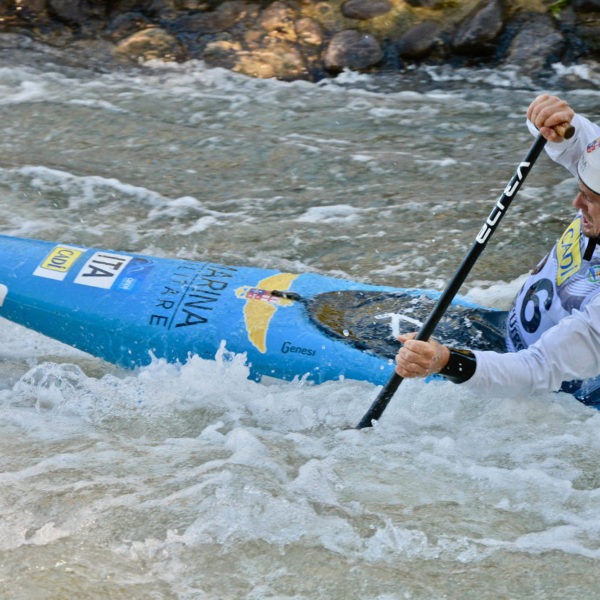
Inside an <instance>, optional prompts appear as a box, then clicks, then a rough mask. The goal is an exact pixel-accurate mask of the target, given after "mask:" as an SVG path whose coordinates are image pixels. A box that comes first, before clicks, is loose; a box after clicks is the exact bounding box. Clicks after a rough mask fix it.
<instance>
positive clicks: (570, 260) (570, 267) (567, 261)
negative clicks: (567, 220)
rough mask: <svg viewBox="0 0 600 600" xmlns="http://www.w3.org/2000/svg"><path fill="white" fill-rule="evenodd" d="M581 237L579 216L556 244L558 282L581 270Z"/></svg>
mask: <svg viewBox="0 0 600 600" xmlns="http://www.w3.org/2000/svg"><path fill="white" fill-rule="evenodd" d="M580 237H581V220H580V218H579V217H577V218H576V219H575V220H574V221H573V222H572V223H571V224H570V225H569V226H568V227H567V229H566V231H565V232H564V233H563V234H562V236H561V238H560V240H558V244H556V258H557V260H558V270H557V271H556V283H557V284H558V285H560V284H561V283H563V282H564V281H566V280H567V279H569V277H571V275H573V274H574V273H577V271H579V267H581V251H580V249H579V238H580Z"/></svg>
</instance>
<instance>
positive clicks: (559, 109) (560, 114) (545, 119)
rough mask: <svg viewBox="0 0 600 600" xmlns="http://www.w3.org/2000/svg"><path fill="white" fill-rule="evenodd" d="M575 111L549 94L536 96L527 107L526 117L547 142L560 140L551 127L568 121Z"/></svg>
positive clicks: (561, 139) (563, 101)
mask: <svg viewBox="0 0 600 600" xmlns="http://www.w3.org/2000/svg"><path fill="white" fill-rule="evenodd" d="M574 114H575V111H574V110H573V109H572V108H571V107H570V106H569V105H568V104H567V102H566V101H565V100H561V99H560V98H557V97H556V96H550V94H542V95H541V96H538V97H537V98H536V99H535V100H534V101H533V102H532V103H531V104H530V105H529V108H528V109H527V118H528V119H529V120H530V121H531V122H532V123H533V124H534V125H535V126H536V127H537V128H538V130H539V132H540V133H541V134H542V135H543V136H544V137H545V138H546V139H547V140H548V141H549V142H562V141H563V139H564V138H562V137H561V136H559V135H558V134H557V133H556V131H554V129H552V127H555V126H556V125H561V124H562V123H570V122H571V119H572V118H573V115H574Z"/></svg>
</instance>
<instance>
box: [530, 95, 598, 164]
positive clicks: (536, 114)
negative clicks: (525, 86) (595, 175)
mask: <svg viewBox="0 0 600 600" xmlns="http://www.w3.org/2000/svg"><path fill="white" fill-rule="evenodd" d="M561 123H571V125H573V127H574V128H575V135H573V137H572V138H570V139H568V140H565V139H563V138H562V137H560V136H559V135H558V134H557V133H556V132H555V131H554V129H552V127H554V126H555V125H559V124H561ZM527 127H528V128H529V131H530V132H531V134H532V135H533V136H534V137H537V135H538V133H541V134H542V135H543V136H544V137H545V138H546V139H547V140H548V143H547V144H546V146H545V151H546V153H547V154H548V156H549V157H550V158H551V159H552V160H553V161H555V162H557V163H558V164H560V165H562V166H563V167H565V168H566V169H568V170H569V171H570V172H571V174H572V175H574V176H577V171H576V165H577V161H578V160H579V157H580V156H581V154H582V153H583V152H584V151H585V148H586V146H587V145H588V144H589V143H590V142H591V141H592V140H594V139H596V138H598V137H600V127H599V126H598V125H596V124H595V123H592V122H591V121H590V120H589V119H586V117H584V116H583V115H580V114H577V113H576V112H575V111H574V110H573V109H572V108H571V107H570V106H569V105H568V103H567V102H566V101H564V100H561V99H560V98H558V97H556V96H551V95H549V94H542V95H541V96H538V97H537V98H536V99H535V100H534V101H533V102H532V103H531V104H530V105H529V108H528V109H527Z"/></svg>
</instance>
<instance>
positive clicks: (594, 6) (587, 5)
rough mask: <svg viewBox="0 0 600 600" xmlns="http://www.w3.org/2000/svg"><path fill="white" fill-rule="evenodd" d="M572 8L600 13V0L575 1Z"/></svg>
mask: <svg viewBox="0 0 600 600" xmlns="http://www.w3.org/2000/svg"><path fill="white" fill-rule="evenodd" d="M572 6H573V9H574V10H580V11H582V12H585V11H589V12H596V11H600V0H573V2H572Z"/></svg>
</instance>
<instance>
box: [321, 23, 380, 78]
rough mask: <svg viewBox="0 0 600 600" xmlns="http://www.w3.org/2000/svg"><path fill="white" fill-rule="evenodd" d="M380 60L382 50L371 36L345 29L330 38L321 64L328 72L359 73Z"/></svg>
mask: <svg viewBox="0 0 600 600" xmlns="http://www.w3.org/2000/svg"><path fill="white" fill-rule="evenodd" d="M382 58H383V50H382V49H381V46H380V45H379V42H378V41H377V40H376V39H375V38H374V37H373V36H372V35H370V34H368V33H361V32H360V31H356V30H354V29H347V30H345V31H341V32H340V33H336V34H335V35H334V36H333V37H332V38H331V41H330V42H329V45H328V46H327V49H326V51H325V55H324V61H323V62H324V64H325V68H326V69H327V70H328V71H333V72H336V71H337V72H339V71H342V70H343V69H345V68H348V69H352V70H357V71H359V70H361V69H366V68H368V67H372V66H374V65H376V64H377V63H378V62H380V61H381V60H382Z"/></svg>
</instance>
